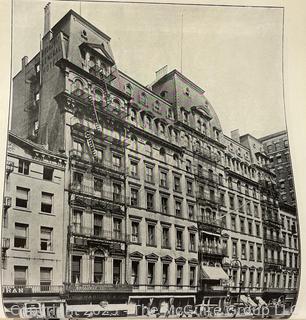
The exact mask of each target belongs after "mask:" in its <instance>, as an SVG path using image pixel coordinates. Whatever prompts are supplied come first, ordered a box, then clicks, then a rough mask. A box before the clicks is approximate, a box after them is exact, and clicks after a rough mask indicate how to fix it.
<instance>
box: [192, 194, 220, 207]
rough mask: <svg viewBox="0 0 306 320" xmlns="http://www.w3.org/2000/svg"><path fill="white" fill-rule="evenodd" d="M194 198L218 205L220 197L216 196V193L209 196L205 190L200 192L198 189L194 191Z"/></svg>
mask: <svg viewBox="0 0 306 320" xmlns="http://www.w3.org/2000/svg"><path fill="white" fill-rule="evenodd" d="M196 198H197V200H199V201H203V202H205V203H209V204H211V205H213V206H219V204H220V197H218V196H216V195H214V196H211V195H210V194H208V193H205V192H200V191H198V192H196Z"/></svg>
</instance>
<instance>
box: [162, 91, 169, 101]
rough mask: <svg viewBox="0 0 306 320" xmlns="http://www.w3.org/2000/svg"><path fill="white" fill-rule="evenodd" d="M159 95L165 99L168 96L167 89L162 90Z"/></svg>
mask: <svg viewBox="0 0 306 320" xmlns="http://www.w3.org/2000/svg"><path fill="white" fill-rule="evenodd" d="M160 96H161V97H163V98H164V99H167V97H168V91H166V90H164V91H162V92H161V93H160Z"/></svg>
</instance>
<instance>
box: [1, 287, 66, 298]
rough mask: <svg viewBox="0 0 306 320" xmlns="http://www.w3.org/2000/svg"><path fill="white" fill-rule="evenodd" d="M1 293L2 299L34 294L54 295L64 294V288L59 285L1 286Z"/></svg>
mask: <svg viewBox="0 0 306 320" xmlns="http://www.w3.org/2000/svg"><path fill="white" fill-rule="evenodd" d="M2 293H3V296H4V297H8V296H18V295H21V296H25V295H34V294H43V295H54V294H62V293H64V287H63V286H61V285H57V286H53V285H42V286H41V285H2Z"/></svg>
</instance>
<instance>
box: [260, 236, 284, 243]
mask: <svg viewBox="0 0 306 320" xmlns="http://www.w3.org/2000/svg"><path fill="white" fill-rule="evenodd" d="M263 238H264V240H270V241H274V242H278V243H279V244H283V243H284V242H285V240H284V238H283V237H282V236H280V235H272V234H264V235H263Z"/></svg>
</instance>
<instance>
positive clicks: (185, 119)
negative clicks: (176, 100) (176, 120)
mask: <svg viewBox="0 0 306 320" xmlns="http://www.w3.org/2000/svg"><path fill="white" fill-rule="evenodd" d="M183 122H184V123H188V113H187V112H186V111H183Z"/></svg>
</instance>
